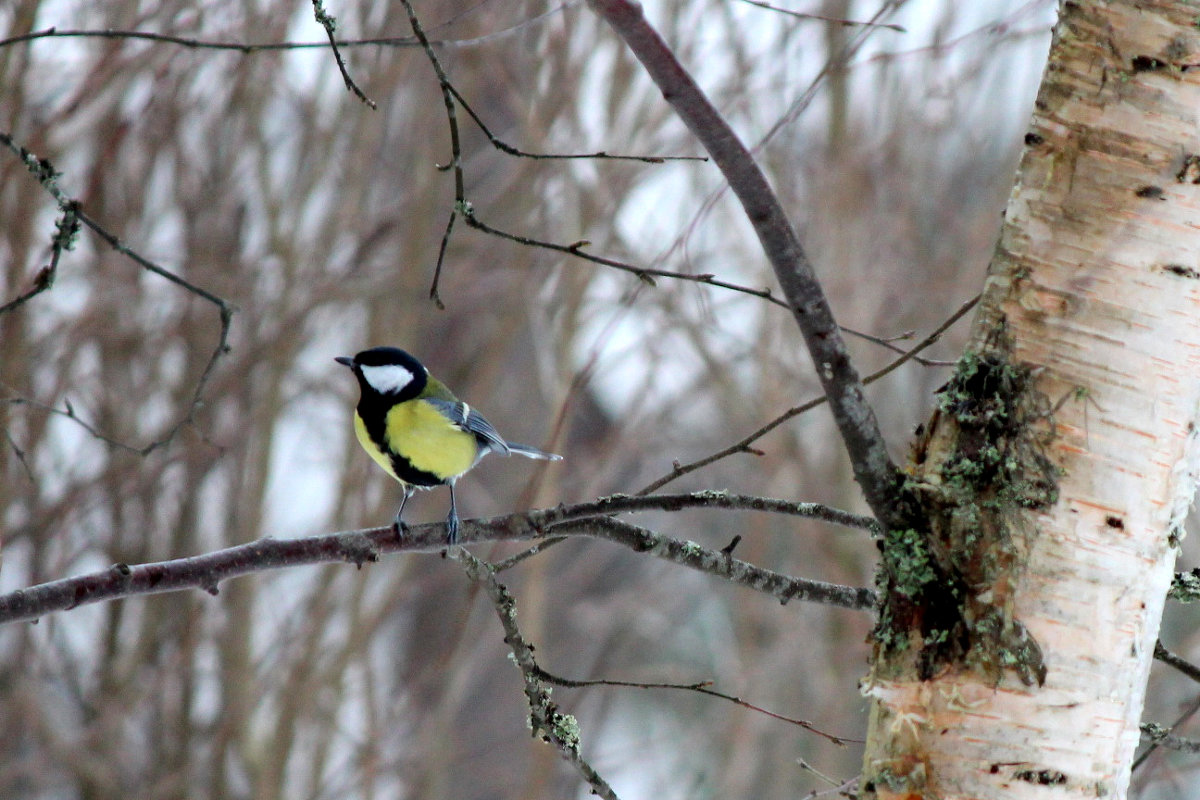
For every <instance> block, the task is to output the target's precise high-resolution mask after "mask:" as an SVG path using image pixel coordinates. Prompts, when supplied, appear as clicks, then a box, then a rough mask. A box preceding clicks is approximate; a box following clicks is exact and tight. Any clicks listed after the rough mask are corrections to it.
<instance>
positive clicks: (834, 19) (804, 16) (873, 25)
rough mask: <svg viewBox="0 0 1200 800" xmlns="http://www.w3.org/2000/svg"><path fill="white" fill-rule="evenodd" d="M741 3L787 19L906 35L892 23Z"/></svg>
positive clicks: (747, 0) (751, 0) (758, 1)
mask: <svg viewBox="0 0 1200 800" xmlns="http://www.w3.org/2000/svg"><path fill="white" fill-rule="evenodd" d="M742 2H743V3H748V4H750V5H752V6H758V7H759V8H765V9H767V10H768V11H776V12H778V13H780V14H787V15H788V16H789V17H795V18H796V19H805V20H816V21H817V22H832V23H834V24H836V25H843V26H846V27H856V26H861V27H864V28H887V29H888V30H893V31H898V32H899V33H908V29H907V28H905V27H904V26H903V25H897V24H895V23H894V22H862V21H857V20H852V19H839V18H837V17H823V16H821V15H820V14H804V13H801V12H799V11H790V10H788V9H786V8H780V7H779V6H773V5H771V4H770V3H764V2H762V0H742Z"/></svg>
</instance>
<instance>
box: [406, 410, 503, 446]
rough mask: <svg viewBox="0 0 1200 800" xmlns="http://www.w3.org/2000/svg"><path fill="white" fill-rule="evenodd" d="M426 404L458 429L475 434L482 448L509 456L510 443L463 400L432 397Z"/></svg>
mask: <svg viewBox="0 0 1200 800" xmlns="http://www.w3.org/2000/svg"><path fill="white" fill-rule="evenodd" d="M425 402H426V403H429V404H430V405H431V406H433V407H434V408H436V409H437V410H438V411H439V412H441V414H442V416H444V417H446V419H448V420H450V421H451V422H453V423H454V424H455V425H457V426H458V427H460V428H462V429H463V430H465V431H470V432H471V433H473V434H475V436H476V438H478V439H479V443H480V445H481V446H482V447H486V448H487V449H489V450H494V451H496V452H497V453H501V454H503V455H508V452H509V450H508V442H506V441H504V437H503V436H501V435H500V433H499V431H497V430H496V429H495V428H494V427H493V426H492V423H490V422H488V421H487V420H486V419H484V417H483V415H482V414H480V413H479V412H478V411H476V410H475V409H473V408H471V407H470V406H469V405H467V404H466V403H464V402H462V401H461V400H454V401H451V400H438V399H436V398H430V397H427V398H425Z"/></svg>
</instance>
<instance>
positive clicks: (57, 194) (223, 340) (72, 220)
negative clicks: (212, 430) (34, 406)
mask: <svg viewBox="0 0 1200 800" xmlns="http://www.w3.org/2000/svg"><path fill="white" fill-rule="evenodd" d="M0 144H3V145H5V146H6V147H8V148H9V149H10V150H11V151H12V152H14V153H15V154H16V155H17V157H18V158H20V159H21V161H22V162H23V163H24V164H25V166H26V168H27V169H28V170H29V171H30V173H32V174H33V176H34V177H35V178H36V179H37V181H38V183H39V184H41V186H42V188H43V189H45V190H46V192H47V193H49V194H50V196H51V197H53V198H54V201H55V202H56V203H57V204H58V207H59V210H60V211H61V212H62V217H60V218H59V223H58V233H57V234H56V236H55V242H56V245H60V246H59V249H60V250H65V249H68V246H67V245H68V243H69V242H70V241H73V238H74V231H75V230H78V226H79V225H80V224H83V225H86V226H87V227H88V228H90V229H91V230H92V232H93V233H95V234H96V235H97V236H98V237H99V238H100V239H102V240H103V241H104V242H105V243H106V244H107V245H108V246H109V247H111V248H112V249H113V250H115V251H116V252H118V253H120V254H121V255H123V256H125V257H126V258H128V259H130V260H131V261H133V262H134V263H135V264H137V265H138V266H140V267H141V268H142V269H144V270H146V271H147V272H152V273H154V274H155V275H158V276H159V277H161V278H163V279H165V280H167V281H170V282H171V283H174V284H175V285H176V286H179V287H180V288H182V289H184V290H186V291H188V292H190V293H192V294H194V295H196V296H197V297H200V298H202V299H204V300H207V301H208V302H209V303H212V304H213V305H215V306H216V307H217V312H218V315H219V316H220V320H221V331H220V334H219V335H218V336H217V344H216V347H214V348H213V352H212V355H210V356H209V358H208V361H207V363H205V365H204V370H203V372H201V374H200V378H199V380H197V381H196V387H195V389H194V391H193V392H192V400H191V404H190V405H189V407H188V411H187V413H186V414H184V415H183V416H182V417H181V418H180V419H179V420H178V421H176V423H175V424H174V425H173V426H172V427H171V428H170V429H169V430H168V431H167V433H166V435H164V436H163V437H161V438H159V439H157V440H155V441H152V442H150V443H149V444H148V445H145V446H144V447H140V448H137V447H132V446H130V445H125V444H121V445H120V446H121V447H125V448H127V449H131V450H134V451H135V452H137V453H140V454H141V455H143V456H144V455H148V454H150V453H152V452H153V451H155V450H157V449H158V448H160V447H164V446H166V445H167V444H170V443H171V442H172V441H174V439H175V437H176V436H177V435H178V434H179V431H181V430H182V429H183V428H184V426H185V425H190V424H191V423H192V422H193V421H194V420H195V418H196V414H197V412H199V410H200V406H201V405H202V404H203V399H204V398H203V395H204V390H205V388H206V387H207V386H208V382H209V380H210V379H211V378H212V374H213V371H214V370H215V369H216V366H217V362H218V361H219V360H220V358H221V356H223V355H225V354H226V353H228V352H229V330H230V328H231V326H232V324H233V312H234V307H233V306H232V305H231V304H230V303H228V302H227V301H225V300H224V299H222V298H221V297H218V296H217V295H215V294H213V293H212V292H210V291H208V290H206V289H202V288H201V287H199V286H197V285H195V284H194V283H191V282H190V281H187V280H185V279H183V278H181V277H180V276H178V275H176V274H175V273H173V272H171V271H170V270H168V269H166V268H165V267H162V266H160V265H158V264H156V263H154V262H153V261H151V260H149V259H148V258H146V257H145V256H143V255H141V254H140V253H138V252H136V251H134V250H132V249H130V248H129V247H127V246H126V245H125V244H124V243H122V242H121V240H120V239H119V238H117V236H116V234H113V233H111V232H110V231H109V230H108V229H107V228H105V227H104V226H102V225H101V224H100V223H99V222H97V221H96V220H94V219H92V218H91V217H90V216H89V215H88V214H87V213H85V212H84V210H83V207H82V206H81V205H80V203H79V201H78V200H75V199H74V198H71V197H69V196H67V194H66V193H64V192H63V191H62V189H61V188H60V187H59V185H58V178H59V175H60V173H59V172H58V171H57V170H55V169H54V166H53V165H52V164H51V163H50V161H49V160H47V159H44V158H38V157H37V156H35V155H34V154H33V153H31V152H30V151H29V150H27V149H26V148H24V147H22V146H21V145H18V144H16V143H15V142H14V141H13V139H12V136H10V135H9V134H7V133H0ZM55 268H57V267H55ZM44 272H45V270H43V273H44ZM10 402H11V401H10ZM27 402H28V401H27ZM50 410H51V411H53V412H54V413H58V414H64V415H65V416H68V417H71V418H72V419H75V420H76V421H77V422H79V423H81V424H84V423H83V421H82V420H80V419H79V418H78V417H76V416H75V414H74V411H73V410H72V409H71V408H70V406H69V405H68V407H67V411H66V412H62V411H58V410H56V409H50ZM84 427H85V429H87V430H88V431H89V432H91V433H92V434H93V435H96V436H98V438H100V439H102V440H104V441H107V442H111V443H114V444H117V443H116V442H113V441H112V440H111V439H109V438H108V437H105V436H102V435H100V434H98V432H97V431H95V429H93V428H91V426H89V425H86V424H84Z"/></svg>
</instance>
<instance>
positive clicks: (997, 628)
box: [874, 335, 1058, 684]
mask: <svg viewBox="0 0 1200 800" xmlns="http://www.w3.org/2000/svg"><path fill="white" fill-rule="evenodd" d="M1010 352H1011V351H1010V348H1009V347H1008V345H1007V341H1006V339H1005V338H1004V337H1003V336H1001V335H998V336H996V337H994V340H993V341H992V342H990V343H989V346H988V348H987V349H986V351H985V352H978V353H976V352H972V353H968V354H966V355H965V356H963V358H962V359H960V360H959V363H958V365H957V368H956V369H955V372H954V375H953V376H952V377H951V379H950V380H949V381H948V382H947V383H946V385H945V386H943V387H942V388H941V389H940V390H939V392H938V407H937V410H936V411H935V413H934V417H933V419H932V420H931V421H930V423H929V426H928V428H927V429H926V430H925V431H924V432H923V434H922V436H921V439H920V441H919V442H918V444H917V448H916V449H917V452H916V453H915V454H914V455H915V457H914V465H915V466H914V469H913V474H912V475H911V476H910V479H909V481H908V484H907V486H906V489H907V490H908V492H909V493H910V497H911V498H912V502H913V503H914V506H915V507H914V513H913V515H912V520H911V522H912V524H911V526H910V527H908V528H905V529H902V530H898V531H890V532H889V533H888V534H887V535H886V536H885V537H884V538H883V540H882V541H881V542H880V549H881V551H882V553H881V554H882V558H881V568H880V573H879V580H878V583H879V585H880V588H881V595H882V597H883V602H882V607H881V610H880V617H879V623H878V625H877V627H876V630H875V633H874V637H875V643H876V647H877V658H876V668H877V670H879V669H881V668H882V669H883V671H884V672H885V673H886V672H887V671H889V670H888V662H889V660H894V661H895V663H894V664H893V667H894V668H896V669H902V667H903V664H905V663H908V662H907V659H910V658H915V659H916V661H915V663H916V667H917V669H918V672H919V674H920V676H921V677H923V678H929V677H932V676H933V675H935V674H937V673H939V672H940V671H942V670H944V669H945V668H947V667H951V666H958V667H965V668H967V669H972V670H976V671H978V672H980V673H982V674H985V675H987V676H988V677H989V679H991V680H994V681H998V680H1000V678H1001V676H1002V675H1003V674H1004V673H1006V672H1013V673H1015V674H1016V675H1017V677H1018V678H1019V679H1020V680H1021V681H1022V682H1024V683H1026V684H1032V683H1035V682H1037V683H1040V682H1042V681H1043V680H1044V679H1045V667H1044V665H1043V663H1042V655H1041V648H1040V647H1038V644H1037V642H1036V641H1034V640H1033V638H1032V636H1030V635H1029V633H1028V632H1027V631H1026V630H1025V628H1024V626H1023V625H1021V623H1020V621H1019V620H1016V619H1015V618H1014V616H1013V613H1012V608H1011V595H1012V587H1013V586H1014V585H1015V582H1016V580H1017V578H1018V577H1019V574H1020V570H1021V565H1022V563H1023V551H1024V548H1025V544H1024V543H1025V541H1026V539H1027V536H1028V535H1029V534H1030V533H1031V527H1030V525H1029V523H1028V520H1029V512H1030V511H1031V510H1038V509H1045V508H1047V507H1049V506H1050V505H1052V504H1053V503H1054V502H1055V501H1056V500H1057V498H1058V489H1057V486H1058V472H1057V469H1056V468H1055V466H1054V464H1053V463H1052V462H1051V461H1050V459H1049V457H1048V456H1047V454H1046V446H1047V444H1048V443H1049V441H1050V439H1051V438H1052V436H1053V422H1052V419H1051V408H1050V404H1049V402H1048V401H1047V399H1046V398H1045V396H1044V395H1043V394H1041V393H1040V392H1039V391H1037V389H1036V387H1035V375H1034V373H1033V371H1032V370H1031V369H1030V368H1029V367H1028V366H1026V365H1023V364H1019V363H1015V362H1014V361H1013V360H1012V359H1011V357H1010ZM1018 534H1019V535H1018Z"/></svg>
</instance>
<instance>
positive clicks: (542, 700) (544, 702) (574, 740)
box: [450, 547, 618, 800]
mask: <svg viewBox="0 0 1200 800" xmlns="http://www.w3.org/2000/svg"><path fill="white" fill-rule="evenodd" d="M450 558H452V559H454V560H455V561H458V562H459V563H461V564H462V565H463V569H464V570H465V571H466V573H467V577H468V578H470V579H471V580H473V581H475V582H476V583H478V584H480V585H481V586H483V588H484V591H485V592H487V596H488V599H490V600H491V601H492V606H493V608H495V610H496V616H497V617H498V618H499V619H500V626H501V627H502V628H503V629H504V643H505V644H507V645H508V646H509V649H511V650H512V656H513V661H514V662H515V663H516V665H517V668H518V669H519V670H521V682H522V684H523V686H524V689H525V698H526V699H527V700H528V701H529V727H530V729H531V730H532V731H533V735H534V736H537V735H538V734H539V733H540V734H541V736H542V741H544V742H547V743H548V744H550V745H552V746H553V747H554V749H556V750H558V753H559V755H561V756H562V757H563V759H564V760H565V761H566V762H567V763H569V764H571V766H573V767H575V769H576V770H577V771H578V772H579V774H580V776H582V777H583V779H584V780H585V781H587V783H588V785H589V786H591V787H592V793H593V794H596V795H598V796H599V797H604V798H608V800H618V798H617V793H616V792H614V791H613V788H612V787H611V786H609V785H608V782H607V781H606V780H604V778H602V777H600V773H598V772H596V770H595V769H594V768H593V767H592V765H591V764H589V763H588V762H587V761H586V760H584V758H583V756H581V755H580V753H579V723H578V722H577V721H576V719H575V717H573V716H572V715H570V714H563V713H562V712H560V711H559V710H558V705H557V704H556V703H554V702H553V701H551V700H550V690H549V689H547V688H546V686H545V685H544V684H543V682H542V679H541V678H542V675H543V674H544V673H543V671H542V669H541V668H540V667H538V665H537V660H536V659H535V658H534V656H533V647H532V646H531V645H530V644H529V643H528V642H526V641H525V637H524V635H522V633H521V629H520V628H519V627H517V605H516V602H515V601H514V600H513V596H512V594H511V593H510V592H509V591H508V589H507V587H505V586H504V584H502V583H500V581H498V580H496V572H495V570H494V569H493V568H492V565H491V564H488V563H487V562H486V561H482V560H480V559H478V558H475V556H473V555H471V554H470V553H469V552H467V550H466V548H463V547H453V548H451V549H450Z"/></svg>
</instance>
